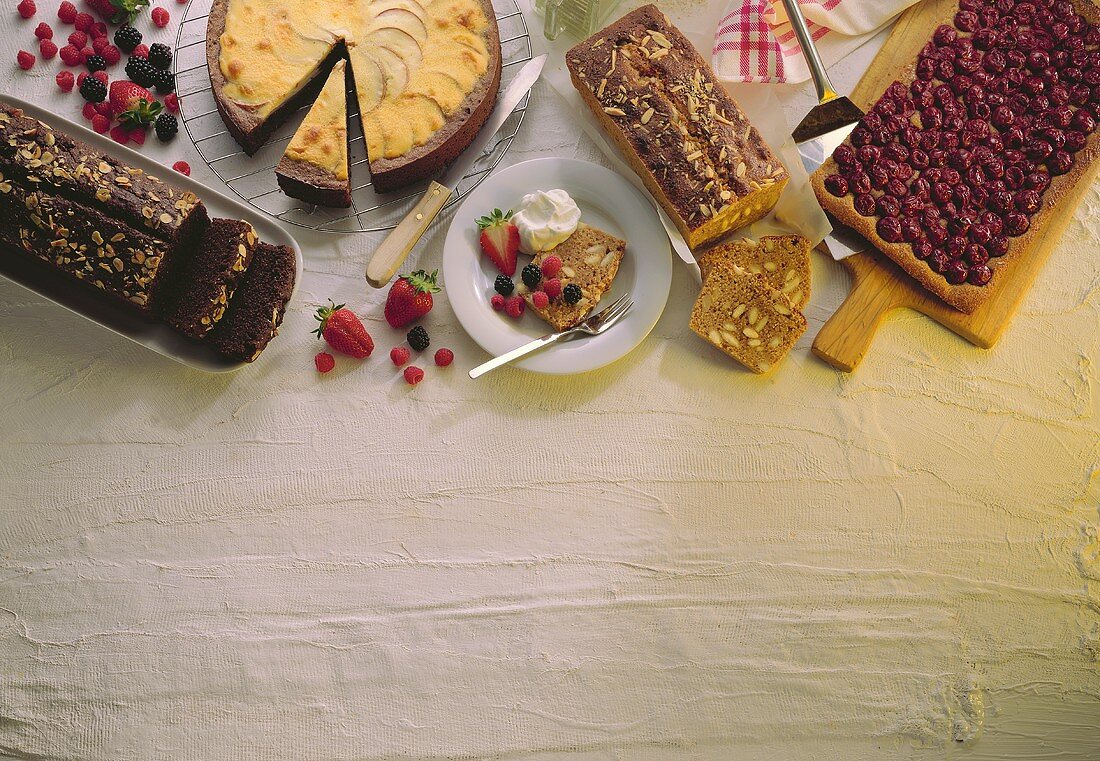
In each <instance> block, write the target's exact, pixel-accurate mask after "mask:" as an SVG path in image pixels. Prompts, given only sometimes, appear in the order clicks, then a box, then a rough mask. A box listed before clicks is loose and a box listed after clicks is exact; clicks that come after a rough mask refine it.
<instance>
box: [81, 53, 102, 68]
mask: <svg viewBox="0 0 1100 761" xmlns="http://www.w3.org/2000/svg"><path fill="white" fill-rule="evenodd" d="M84 65H85V66H87V67H88V71H103V70H104V69H106V68H107V59H106V58H104V57H103V56H101V55H90V56H88V57H87V59H85V61H84Z"/></svg>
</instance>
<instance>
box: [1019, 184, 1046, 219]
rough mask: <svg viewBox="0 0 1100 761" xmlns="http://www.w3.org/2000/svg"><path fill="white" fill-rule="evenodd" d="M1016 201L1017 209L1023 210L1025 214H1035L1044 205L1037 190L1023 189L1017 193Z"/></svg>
mask: <svg viewBox="0 0 1100 761" xmlns="http://www.w3.org/2000/svg"><path fill="white" fill-rule="evenodd" d="M1014 203H1015V206H1016V210H1017V211H1020V212H1023V213H1024V214H1034V213H1035V212H1037V211H1039V207H1040V206H1041V205H1042V199H1041V198H1040V196H1039V193H1038V192H1037V191H1034V190H1021V191H1020V192H1019V193H1017V194H1016V198H1015V200H1014Z"/></svg>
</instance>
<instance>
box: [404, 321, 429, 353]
mask: <svg viewBox="0 0 1100 761" xmlns="http://www.w3.org/2000/svg"><path fill="white" fill-rule="evenodd" d="M405 338H406V339H407V340H408V342H409V346H411V347H413V348H414V349H416V350H417V351H424V350H425V349H427V348H428V345H429V344H430V343H431V339H429V338H428V331H426V330H424V326H423V325H417V326H416V327H415V328H413V329H412V330H410V331H409V334H408V335H407V336H405Z"/></svg>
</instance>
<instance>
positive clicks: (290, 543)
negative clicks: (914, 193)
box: [0, 1, 1100, 761]
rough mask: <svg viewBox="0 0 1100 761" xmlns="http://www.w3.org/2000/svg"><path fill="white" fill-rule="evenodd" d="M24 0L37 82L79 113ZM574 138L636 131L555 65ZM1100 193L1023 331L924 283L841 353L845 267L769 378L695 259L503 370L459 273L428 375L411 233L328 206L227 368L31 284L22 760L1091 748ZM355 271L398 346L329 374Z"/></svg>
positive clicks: (12, 352)
mask: <svg viewBox="0 0 1100 761" xmlns="http://www.w3.org/2000/svg"><path fill="white" fill-rule="evenodd" d="M55 5H56V4H55V3H50V2H45V1H44V2H41V3H40V6H41V7H42V8H44V9H46V10H44V11H40V14H49V15H51V16H52V12H53V7H54V6H55ZM684 7H685V8H686V6H684ZM170 10H172V11H173V13H174V14H178V13H179V7H178V6H176V5H175V4H172V5H171V6H170ZM711 10H714V9H711ZM2 15H3V20H2V30H3V39H4V40H5V42H4V45H3V53H2V54H0V60H2V61H4V62H5V63H4V64H3V65H4V66H9V68H10V70H11V72H12V74H11V79H10V81H9V82H8V83H6V84H5V85H4V88H5V89H10V90H11V92H12V93H13V94H16V95H20V96H23V97H26V98H30V99H33V100H35V101H37V102H40V103H46V104H57V106H58V111H59V112H60V113H62V114H65V115H68V116H76V115H77V113H78V104H77V102H76V96H70V97H68V98H66V99H62V98H61V97H55V90H54V87H53V83H52V75H53V71H54V70H55V69H54V67H48V66H40V67H39V68H37V69H36V70H35V71H34V72H33V73H32V74H31V75H25V74H22V73H21V72H18V71H17V70H15V67H14V65H11V63H10V62H11V61H12V60H13V59H14V51H15V50H16V49H17V48H18V47H21V46H25V45H26V44H28V42H29V41H30V39H31V29H32V28H33V23H24V22H22V21H20V20H19V19H18V18H17V17H16V16H15V14H14V12H11V11H10V10H5V11H4V12H3V14H2ZM36 21H37V20H36ZM158 36H159V37H160V38H162V39H164V40H171V39H172V38H173V37H174V35H173V34H170V33H169V30H166V31H165V32H163V33H160V34H159V35H158ZM154 39H156V38H155V37H154ZM865 52H866V51H865ZM866 61H867V56H866V55H863V56H860V55H859V54H857V55H856V56H854V57H853V58H852V59H850V60H849V61H847V62H845V63H844V64H842V65H841V66H840V67H838V69H837V70H838V72H839V74H838V77H837V78H838V80H839V84H842V85H847V86H850V85H851V83H853V82H854V81H855V79H856V78H857V77H858V74H859V72H860V70H861V68H862V67H863V66H865V65H866ZM783 97H784V98H785V100H786V102H787V105H788V110H789V115H790V116H791V117H796V116H797V115H798V114H799V113H801V111H802V110H804V108H805V107H806V105H807V103H808V99H807V97H806V94H805V91H804V90H803V91H800V92H799V93H798V94H792V93H784V96H783ZM152 142H155V141H152ZM152 142H151V143H150V144H149V145H147V146H146V149H145V150H146V152H147V153H150V154H154V155H158V156H163V157H164V160H165V161H166V162H168V163H171V161H172V160H174V159H175V158H177V157H178V156H180V155H184V156H186V157H188V158H189V159H191V161H192V164H193V165H194V166H195V176H196V177H199V178H200V179H206V180H212V179H213V178H212V176H211V175H209V174H208V173H207V172H205V171H204V169H205V168H204V167H200V166H198V161H197V156H196V155H195V154H194V152H193V150H191V148H190V146H189V145H187V144H186V140H185V139H181V140H177V141H176V143H175V144H174V145H173V146H172V147H171V148H170V149H164V150H161V149H159V146H155V145H153V144H152ZM536 155H558V156H570V157H573V156H576V157H580V158H585V159H592V160H597V161H598V160H600V159H599V157H598V155H596V153H595V151H594V149H593V148H592V146H591V144H590V143H589V142H588V141H587V139H586V138H584V137H583V136H582V135H581V134H580V132H579V130H577V129H576V128H575V126H574V125H572V124H571V122H570V117H569V115H568V114H565V113H562V111H561V109H560V108H559V106H558V101H557V96H556V95H555V94H554V93H553V92H552V91H550V90H549V88H547V87H546V86H545V85H540V86H539V87H538V88H537V89H536V90H535V93H534V97H533V101H532V107H531V111H530V113H529V114H528V118H527V122H526V123H525V125H524V129H523V131H522V133H521V136H520V138H519V140H517V142H516V144H515V146H514V148H513V151H512V153H511V154H510V157H509V160H510V161H519V160H522V159H524V158H529V157H532V156H536ZM1098 210H1100V194H1098V193H1097V192H1096V189H1095V188H1094V189H1093V190H1092V191H1091V192H1090V193H1089V195H1088V197H1087V199H1086V201H1085V203H1084V205H1083V206H1082V207H1081V209H1080V210H1079V211H1078V212H1077V214H1076V218H1075V220H1074V222H1073V223H1072V224H1071V225H1070V227H1069V230H1068V232H1067V233H1066V235H1065V238H1064V240H1063V241H1062V243H1061V244H1060V245H1059V247H1058V249H1057V250H1056V251H1055V253H1054V255H1053V257H1052V258H1051V261H1050V264H1049V266H1048V267H1047V268H1046V269H1045V271H1044V272H1043V274H1042V275H1041V277H1040V278H1039V280H1038V282H1037V283H1036V285H1035V288H1034V289H1033V291H1032V292H1031V294H1030V295H1029V297H1028V298H1027V300H1026V302H1025V303H1024V306H1023V308H1022V310H1021V311H1020V313H1019V315H1018V317H1017V318H1016V320H1015V322H1014V323H1013V325H1012V327H1011V328H1010V329H1009V330H1008V332H1007V333H1006V334H1005V337H1004V339H1003V340H1002V342H1001V344H1000V345H999V346H998V347H997V348H996V349H995V350H993V351H980V350H978V349H975V348H973V347H971V346H970V345H968V344H966V343H964V342H962V341H961V340H959V339H957V338H955V337H954V336H952V335H951V334H949V333H947V332H946V331H944V330H943V329H941V328H939V327H937V326H935V325H933V324H932V323H930V322H928V321H927V320H925V319H923V318H920V317H918V316H915V315H913V314H905V313H899V314H897V315H895V316H894V317H892V318H891V319H890V320H889V321H888V322H887V323H886V324H885V325H884V326H883V328H882V330H881V332H880V335H879V337H878V340H877V341H876V343H875V345H874V348H873V350H872V351H871V353H870V355H869V356H868V357H867V359H866V360H865V362H864V363H863V366H862V367H860V368H859V370H858V372H856V373H855V374H853V375H843V374H838V373H836V372H834V371H833V370H831V369H829V368H828V367H826V366H825V365H823V364H821V363H820V362H818V361H817V360H815V359H813V358H812V357H811V356H810V355H809V352H808V347H809V345H810V343H811V341H812V339H813V336H814V334H815V333H816V331H817V329H818V328H819V327H820V325H821V323H822V321H823V320H824V319H825V318H826V317H827V316H828V315H829V314H830V313H832V311H833V310H834V309H835V308H836V307H837V305H838V304H839V303H840V301H841V299H842V298H843V295H844V293H845V291H846V288H847V286H848V281H847V278H846V276H845V275H844V274H843V272H842V270H841V268H840V267H839V266H838V265H836V264H833V263H831V262H827V261H825V260H823V259H820V258H819V259H817V260H816V261H815V263H814V265H815V268H814V277H815V282H814V288H815V294H814V298H813V302H812V304H811V306H810V309H809V315H808V316H809V321H810V330H809V332H808V333H807V335H806V336H805V337H804V338H803V340H802V341H801V342H800V343H799V346H798V347H797V348H796V349H795V351H794V353H793V354H792V356H791V357H790V359H789V360H788V361H787V362H786V364H785V365H784V366H783V367H782V368H781V369H780V370H779V371H778V372H777V373H775V374H774V375H773V376H771V377H769V378H764V379H761V378H758V377H755V376H751V375H750V374H748V373H747V372H744V371H742V370H740V369H738V368H737V367H735V366H733V365H732V364H731V363H730V362H729V361H727V360H726V358H725V357H724V356H722V355H719V354H718V353H716V352H715V351H713V350H711V349H710V348H708V347H707V346H706V345H704V344H703V343H702V342H700V341H699V340H698V339H696V338H695V337H694V335H693V334H691V332H690V331H689V330H688V328H687V316H688V312H689V309H690V305H691V300H692V293H691V283H690V279H689V277H688V276H687V274H686V272H685V271H684V270H683V269H682V268H680V267H678V268H677V271H676V276H675V280H674V282H673V288H672V294H671V297H670V300H669V303H668V309H667V311H666V313H665V315H664V317H663V319H662V320H661V322H660V323H659V324H658V326H657V328H656V330H655V331H654V333H653V334H652V335H651V336H650V337H649V339H648V340H646V341H645V342H644V343H643V344H642V345H641V346H640V347H639V348H638V349H637V350H636V351H635V352H633V353H632V354H630V355H629V356H627V357H626V358H624V359H623V360H621V361H619V362H617V363H615V364H613V365H612V366H610V367H608V368H606V369H604V370H602V371H599V372H594V373H591V374H589V375H585V376H581V377H574V378H545V377H540V376H535V375H528V374H524V373H522V372H519V371H514V370H506V371H502V372H497V373H494V374H492V375H489V376H487V377H485V378H483V379H481V380H480V381H478V382H472V381H470V380H469V379H468V378H467V377H466V375H465V373H466V370H468V369H469V368H470V367H471V366H472V365H474V364H476V363H478V362H480V361H481V360H483V359H484V354H483V353H482V352H480V351H479V350H478V349H477V348H476V347H475V346H474V345H473V344H472V343H471V342H470V341H469V340H468V339H466V338H465V336H464V334H463V332H462V330H461V328H460V327H459V326H458V325H457V323H456V322H455V320H454V318H453V315H452V314H451V311H450V309H449V307H448V305H447V299H446V296H445V295H444V296H443V297H442V298H440V299H439V300H438V306H437V307H436V309H435V311H434V312H433V313H432V316H431V318H430V320H429V322H428V327H429V330H430V331H431V333H432V336H433V341H434V344H435V345H448V346H451V347H453V348H454V349H455V352H456V354H457V356H458V360H457V362H456V364H455V366H453V367H451V368H450V369H447V370H438V369H436V368H434V367H429V368H428V369H427V378H426V380H425V381H424V383H422V384H421V385H420V386H418V387H416V388H415V389H409V388H408V387H407V386H406V385H405V384H404V383H403V382H401V380H400V376H399V374H398V372H396V371H395V370H394V369H393V367H392V366H391V365H390V363H389V361H388V359H387V358H386V353H387V352H388V349H389V348H390V346H392V345H394V343H396V342H397V341H398V339H399V337H400V336H399V334H398V333H397V332H395V331H392V330H390V329H389V328H388V327H387V326H386V324H385V322H384V320H383V319H382V317H381V302H382V298H383V294H382V293H381V292H377V291H367V290H365V288H364V285H363V280H362V269H363V264H364V261H365V259H366V257H367V253H368V251H369V250H370V247H371V246H372V245H373V244H374V243H376V242H377V241H376V239H374V240H372V239H370V238H367V237H348V238H344V239H341V240H338V241H337V240H335V239H333V238H314V237H308V236H305V235H303V236H302V237H301V242H302V244H303V248H304V249H305V253H306V274H305V278H304V281H303V283H302V287H301V291H300V293H299V296H298V299H297V301H296V302H295V303H294V305H293V308H292V309H291V310H290V312H289V314H288V315H287V319H286V322H285V323H284V328H283V334H282V336H281V337H280V338H279V339H278V340H276V341H275V342H274V343H273V344H272V346H271V348H270V349H269V350H268V351H267V352H266V353H265V354H264V356H263V358H262V359H261V360H260V361H259V362H258V363H257V364H256V365H255V366H254V367H250V368H248V369H246V370H243V371H241V372H239V373H237V374H235V375H230V376H208V375H202V374H199V373H196V372H191V371H188V370H186V369H184V368H182V367H180V366H178V365H176V364H174V363H172V362H170V361H168V360H165V359H162V358H160V357H158V356H156V355H153V354H150V353H149V352H148V351H146V350H144V349H142V348H140V347H138V346H135V345H133V344H130V343H129V342H127V341H125V340H124V339H121V338H117V337H114V336H112V335H111V334H109V333H106V332H105V331H103V330H100V329H98V328H96V327H95V326H93V325H90V324H88V323H87V322H85V321H83V320H82V319H80V318H78V317H75V316H73V315H70V314H68V313H66V312H64V311H62V310H60V309H58V308H55V307H53V306H50V305H48V304H47V303H45V302H43V301H42V300H41V299H39V298H36V297H34V296H33V295H29V294H27V293H26V292H24V291H22V290H21V289H19V288H17V287H15V286H13V285H10V284H7V283H0V436H2V439H0V757H2V758H13V759H34V760H35V761H38V760H46V759H50V760H52V759H88V760H89V761H101V760H102V761H122V760H128V759H135V760H141V761H161V760H164V761H168V760H173V761H174V760H177V759H187V760H190V759H196V760H201V761H220V760H222V759H226V760H230V759H268V758H280V759H283V758H285V759H307V758H308V759H325V760H330V759H331V760H334V761H335V760H343V759H390V758H398V757H402V758H407V757H414V758H437V759H442V758H485V757H493V758H503V759H523V760H524V761H528V760H532V761H533V760H534V759H557V758H566V757H569V758H579V759H686V758H695V759H733V758H736V759H841V758H843V759H870V758H917V759H923V758H944V757H948V758H966V759H994V758H1028V759H1039V758H1043V759H1059V760H1061V761H1071V760H1075V759H1079V760H1080V761H1094V760H1095V759H1097V758H1100V730H1098V725H1100V542H1098V539H1097V531H1098V527H1100V515H1098V503H1100V443H1098V440H1100V436H1098V425H1097V421H1098V411H1097V366H1096V363H1097V358H1098V356H1100V332H1098V331H1097V325H1098V314H1097V312H1098V299H1097V293H1098V292H1100V265H1098V263H1097V254H1096V252H1097V248H1098V244H1100V239H1098V238H1100V222H1097V211H1098ZM444 230H445V226H443V225H441V226H439V227H437V228H436V229H435V230H434V232H433V233H432V234H431V235H430V236H429V237H428V239H427V240H426V242H425V245H424V246H423V247H422V248H421V249H420V251H419V253H418V254H417V255H416V258H417V263H418V264H421V265H424V266H427V267H432V266H436V265H437V264H438V254H439V250H440V246H441V243H442V239H443V235H444ZM329 297H333V298H335V299H337V300H340V301H344V300H346V301H348V302H349V304H351V305H352V306H353V307H355V308H356V309H357V310H358V311H359V312H360V313H362V314H363V315H364V316H365V317H366V318H367V321H368V325H369V328H370V330H371V331H372V333H373V334H374V337H375V340H376V341H377V343H378V345H379V350H378V352H377V355H376V356H375V357H373V358H371V359H370V360H368V361H366V362H364V363H362V364H361V365H359V364H355V363H353V362H351V361H340V363H339V366H338V368H337V370H336V371H335V372H333V373H332V374H330V375H329V376H326V377H319V376H318V375H317V374H316V373H315V372H314V371H313V368H312V356H313V354H314V353H315V352H316V351H317V348H318V347H317V343H316V341H315V339H313V338H312V337H311V336H310V335H309V330H310V328H311V323H312V319H311V312H312V310H313V305H314V304H316V303H317V302H321V301H323V300H325V299H327V298H329Z"/></svg>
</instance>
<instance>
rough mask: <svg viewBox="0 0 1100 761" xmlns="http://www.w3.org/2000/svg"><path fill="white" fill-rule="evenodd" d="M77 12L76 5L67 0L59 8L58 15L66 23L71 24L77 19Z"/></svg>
mask: <svg viewBox="0 0 1100 761" xmlns="http://www.w3.org/2000/svg"><path fill="white" fill-rule="evenodd" d="M76 14H77V10H76V6H75V5H73V4H72V3H71V2H69V0H65V2H63V3H61V5H60V7H58V9H57V17H58V18H59V19H61V21H62V22H63V23H66V24H71V23H73V22H74V21H76Z"/></svg>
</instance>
